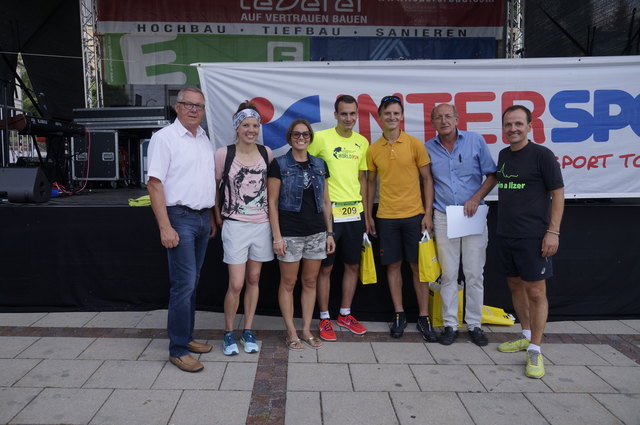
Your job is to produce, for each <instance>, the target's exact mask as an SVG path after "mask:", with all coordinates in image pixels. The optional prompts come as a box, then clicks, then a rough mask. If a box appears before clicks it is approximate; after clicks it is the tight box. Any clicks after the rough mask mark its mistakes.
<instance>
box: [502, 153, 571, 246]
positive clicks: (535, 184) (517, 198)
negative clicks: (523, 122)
mask: <svg viewBox="0 0 640 425" xmlns="http://www.w3.org/2000/svg"><path fill="white" fill-rule="evenodd" d="M497 177H498V229H497V233H498V235H500V236H504V237H507V238H528V237H542V236H544V234H545V232H546V231H547V229H548V226H549V219H550V217H549V215H550V208H551V197H550V195H549V191H551V190H555V189H559V188H561V187H564V183H563V180H562V173H561V171H560V166H559V165H558V162H557V161H556V157H555V155H554V153H553V152H552V151H551V150H549V149H548V148H546V147H544V146H540V145H538V144H535V143H534V142H531V141H529V143H527V144H526V145H525V147H524V148H522V149H520V150H518V151H512V150H511V148H510V147H506V148H504V149H502V150H501V151H500V154H499V155H498V171H497Z"/></svg>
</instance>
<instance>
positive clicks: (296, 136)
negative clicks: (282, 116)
mask: <svg viewBox="0 0 640 425" xmlns="http://www.w3.org/2000/svg"><path fill="white" fill-rule="evenodd" d="M301 137H304V138H305V139H308V138H309V137H311V133H310V132H308V131H303V132H302V133H301V132H299V131H292V132H291V138H292V139H299V138H301Z"/></svg>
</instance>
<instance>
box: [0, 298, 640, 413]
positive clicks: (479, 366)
mask: <svg viewBox="0 0 640 425" xmlns="http://www.w3.org/2000/svg"><path fill="white" fill-rule="evenodd" d="M241 319H242V318H241V317H240V318H239V320H238V325H239V324H240V323H241ZM165 323H166V311H163V310H160V311H151V312H102V313H98V312H92V313H87V312H81V313H0V424H15V425H20V424H44V425H53V424H101V425H119V424H123V425H124V424H126V425H130V424H141V425H144V424H153V425H159V424H167V425H168V424H175V425H183V424H185V425H188V424H198V425H200V424H225V425H234V424H251V425H254V424H255V425H263V424H265V425H271V424H273V425H282V424H286V425H299V424H304V425H316V424H317V425H328V424H331V425H333V424H367V425H374V424H381V425H393V424H398V425H409V424H416V425H418V424H420V425H425V424H426V425H429V424H470V425H484V424H487V425H500V424H505V425H506V424H508V425H512V424H527V425H529V424H532V425H533V424H552V425H555V424H557V425H567V424H579V425H590V424H594V425H596V424H597V425H601V424H626V425H639V424H640V320H621V321H617V320H613V321H588V322H576V321H568V322H553V323H550V324H549V326H548V327H547V329H546V331H545V337H544V342H543V355H544V357H545V365H546V371H547V373H546V375H545V376H544V377H543V378H542V379H540V380H533V379H529V378H526V377H525V376H524V362H525V356H524V353H512V354H506V353H500V352H498V351H497V345H498V344H499V343H500V342H503V341H506V340H508V339H510V338H512V337H513V336H514V334H516V333H517V332H519V331H520V327H519V326H518V325H515V326H512V327H499V326H486V327H485V329H486V331H487V335H488V337H489V340H490V344H489V345H488V346H486V347H477V346H476V345H474V344H473V343H471V342H470V341H469V339H468V336H467V334H466V332H465V331H464V330H461V332H460V335H459V337H458V339H457V341H456V342H455V343H454V344H453V345H451V346H446V347H445V346H442V345H439V344H437V343H435V344H434V343H425V342H424V341H423V340H422V339H421V337H420V336H419V334H418V333H417V332H416V331H415V324H413V325H411V324H410V325H409V327H408V328H407V332H406V333H405V335H404V337H403V338H401V339H399V340H396V339H392V338H390V337H389V334H388V332H387V331H386V328H385V326H386V325H385V324H382V323H365V325H366V326H367V327H368V328H369V330H370V331H369V332H368V333H367V334H365V335H363V336H356V335H352V334H350V333H348V332H345V331H339V332H338V341H337V342H334V343H325V344H324V346H323V347H322V348H321V349H319V350H314V349H311V348H309V347H306V348H305V349H304V350H301V351H290V350H288V349H287V347H286V346H285V344H284V333H283V329H284V327H283V324H282V320H281V319H280V318H274V317H258V318H256V323H259V324H260V326H259V327H257V328H256V329H257V330H256V333H257V337H258V339H259V343H260V345H261V351H260V353H259V354H246V353H244V352H241V353H240V354H239V355H237V356H233V357H227V356H224V355H223V354H222V353H221V339H222V332H221V331H220V330H219V329H220V326H221V325H222V323H223V322H222V315H221V314H220V313H211V312H198V313H197V319H196V331H195V337H196V338H197V339H198V340H204V341H208V342H210V343H211V344H213V345H214V350H213V351H212V352H211V353H206V354H201V355H198V358H199V359H200V361H201V362H202V363H203V364H204V366H205V369H204V371H202V372H200V373H197V374H188V373H184V372H181V371H179V370H178V369H177V368H175V366H173V365H172V364H170V363H169V362H168V361H167V347H168V340H167V336H166V331H165V329H164V326H165Z"/></svg>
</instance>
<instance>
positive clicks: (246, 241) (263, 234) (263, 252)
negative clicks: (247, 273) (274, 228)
mask: <svg viewBox="0 0 640 425" xmlns="http://www.w3.org/2000/svg"><path fill="white" fill-rule="evenodd" d="M222 246H223V248H224V259H223V261H224V262H225V263H227V264H244V263H246V262H247V260H253V261H259V262H261V263H264V262H267V261H271V260H273V247H272V246H271V225H270V224H269V222H268V221H266V222H264V223H248V222H246V221H236V220H225V221H224V224H223V225H222Z"/></svg>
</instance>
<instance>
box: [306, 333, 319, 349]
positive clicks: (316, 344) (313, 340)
mask: <svg viewBox="0 0 640 425" xmlns="http://www.w3.org/2000/svg"><path fill="white" fill-rule="evenodd" d="M302 340H303V341H304V342H306V343H307V344H309V347H311V348H315V349H316V350H317V349H318V348H320V347H322V341H320V339H318V338H316V337H315V336H312V337H309V338H302Z"/></svg>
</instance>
